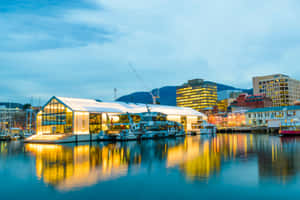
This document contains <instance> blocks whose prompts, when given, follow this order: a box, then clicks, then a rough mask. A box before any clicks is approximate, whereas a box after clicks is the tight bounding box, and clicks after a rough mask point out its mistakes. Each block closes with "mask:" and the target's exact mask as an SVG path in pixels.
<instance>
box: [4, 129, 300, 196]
mask: <svg viewBox="0 0 300 200" xmlns="http://www.w3.org/2000/svg"><path fill="white" fill-rule="evenodd" d="M0 152H1V154H0V155H1V157H0V160H1V159H2V158H3V157H2V156H3V155H6V156H7V155H14V154H17V153H24V155H26V156H30V157H32V156H33V158H34V159H35V173H36V176H37V177H38V179H39V180H42V181H43V182H44V183H45V184H47V185H51V186H53V187H55V188H56V189H58V190H60V191H69V190H73V189H79V188H83V187H86V186H92V185H95V184H98V183H101V182H103V181H111V180H116V179H119V178H121V177H129V176H138V174H139V173H143V172H144V171H147V173H151V169H153V168H155V169H157V170H159V171H160V172H162V173H164V172H165V171H166V170H172V171H175V172H177V173H179V174H181V175H184V177H185V179H186V180H188V181H196V182H198V181H200V182H201V181H202V182H207V181H209V180H210V179H211V178H218V177H219V175H224V173H226V171H225V170H224V169H225V168H228V167H229V168H230V167H231V166H238V167H239V168H241V169H242V170H241V171H243V168H244V167H245V166H247V165H248V164H249V163H250V162H253V161H254V162H256V165H257V168H256V169H253V170H257V171H258V177H256V178H257V180H258V181H259V182H264V181H273V182H274V180H275V181H276V182H277V183H280V184H285V183H289V182H290V181H291V180H293V178H295V177H296V175H298V173H299V171H300V157H298V156H297V154H298V153H299V152H300V138H288V139H286V138H279V137H275V136H268V135H252V134H232V135H231V134H221V135H217V136H216V137H209V136H193V137H186V138H176V139H162V140H146V141H140V142H138V141H132V142H123V143H104V142H101V143H92V144H90V143H88V144H79V145H71V144H69V145H51V144H47V145H45V144H25V145H23V144H22V143H0ZM237 173H238V172H237ZM247 174H251V172H247V173H246V175H247ZM252 174H253V173H252ZM240 175H241V176H245V174H244V173H243V174H240ZM237 176H239V174H238V175H237ZM158 181H159V180H158ZM183 181H184V180H183Z"/></svg>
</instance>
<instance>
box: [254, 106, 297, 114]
mask: <svg viewBox="0 0 300 200" xmlns="http://www.w3.org/2000/svg"><path fill="white" fill-rule="evenodd" d="M285 110H300V106H281V107H267V108H255V109H252V110H248V113H253V112H268V111H269V112H272V111H275V112H278V111H285Z"/></svg>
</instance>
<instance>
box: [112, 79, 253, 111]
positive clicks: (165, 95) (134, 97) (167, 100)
mask: <svg viewBox="0 0 300 200" xmlns="http://www.w3.org/2000/svg"><path fill="white" fill-rule="evenodd" d="M176 88H177V86H165V87H162V88H160V89H159V95H160V98H159V99H158V102H159V103H160V104H162V105H169V106H176ZM217 90H218V92H220V91H224V90H242V91H243V92H245V93H248V94H252V93H253V90H252V89H241V88H235V87H233V86H229V85H224V84H219V83H217ZM152 93H153V94H156V93H157V89H153V90H152ZM117 101H123V102H132V103H145V104H151V103H152V97H151V95H150V94H149V92H134V93H131V94H128V95H125V96H122V97H120V98H118V99H117Z"/></svg>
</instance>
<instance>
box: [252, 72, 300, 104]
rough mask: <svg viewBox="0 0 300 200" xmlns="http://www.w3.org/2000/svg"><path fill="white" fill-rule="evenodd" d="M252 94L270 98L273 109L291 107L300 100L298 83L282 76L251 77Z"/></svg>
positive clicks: (299, 84) (299, 85)
mask: <svg viewBox="0 0 300 200" xmlns="http://www.w3.org/2000/svg"><path fill="white" fill-rule="evenodd" d="M253 93H254V94H265V95H266V96H267V97H270V98H271V99H272V102H273V107H278V106H289V105H293V103H294V102H295V101H296V100H297V99H299V98H300V81H298V80H295V79H292V78H290V77H289V76H287V75H284V74H274V75H269V76H257V77H253Z"/></svg>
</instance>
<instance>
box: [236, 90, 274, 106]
mask: <svg viewBox="0 0 300 200" xmlns="http://www.w3.org/2000/svg"><path fill="white" fill-rule="evenodd" d="M272 105H273V104H272V99H271V98H269V97H266V95H265V94H255V95H248V94H245V93H244V94H240V95H239V96H238V97H237V98H236V100H234V101H233V102H232V103H231V104H230V106H231V107H243V108H246V109H254V108H265V107H272Z"/></svg>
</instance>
